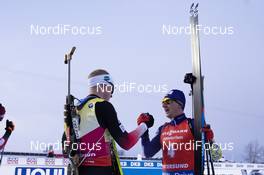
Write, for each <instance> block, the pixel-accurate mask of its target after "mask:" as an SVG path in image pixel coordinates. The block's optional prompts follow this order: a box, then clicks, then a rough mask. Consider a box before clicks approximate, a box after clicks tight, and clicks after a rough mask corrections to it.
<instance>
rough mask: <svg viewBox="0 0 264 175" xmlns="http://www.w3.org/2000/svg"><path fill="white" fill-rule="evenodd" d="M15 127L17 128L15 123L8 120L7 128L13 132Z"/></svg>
mask: <svg viewBox="0 0 264 175" xmlns="http://www.w3.org/2000/svg"><path fill="white" fill-rule="evenodd" d="M14 129H15V125H14V123H13V122H12V121H9V120H6V128H5V130H6V131H11V132H12V131H14Z"/></svg>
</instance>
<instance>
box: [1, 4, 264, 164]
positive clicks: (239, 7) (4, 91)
mask: <svg viewBox="0 0 264 175" xmlns="http://www.w3.org/2000/svg"><path fill="white" fill-rule="evenodd" d="M191 3H192V1H189V0H187V1H172V0H168V1H161V0H158V1H149V0H147V1H138V0H136V1H118V0H111V1H107V2H104V1H87V2H86V1H79V2H74V3H73V2H65V1H56V2H54V1H23V2H21V1H17V2H14V1H12V2H2V4H1V7H0V20H1V33H0V38H1V42H0V48H1V58H0V60H1V64H0V82H1V84H0V92H1V97H0V99H1V103H3V104H4V105H5V106H6V108H7V115H6V119H7V118H9V119H12V120H13V121H14V122H15V123H16V130H15V132H14V133H13V135H12V137H11V138H10V142H9V143H8V145H7V147H6V150H7V151H27V152H29V151H31V150H30V141H37V140H39V141H41V142H56V141H57V140H60V138H61V134H62V132H63V115H62V114H63V104H64V102H65V95H66V93H67V69H66V68H67V67H66V66H65V65H64V64H63V58H64V53H65V52H67V51H69V49H70V48H71V47H72V46H76V47H77V50H76V53H75V55H74V60H73V62H72V69H73V70H72V80H73V81H72V92H73V94H74V95H76V96H77V97H79V98H83V97H85V96H86V95H87V93H88V89H87V76H88V74H89V72H90V71H92V70H94V69H97V68H105V69H107V70H108V71H109V72H110V73H111V74H112V76H113V77H114V79H115V81H116V82H117V83H122V82H133V83H136V84H152V85H160V84H166V87H167V88H168V90H169V89H172V88H178V89H182V90H183V91H184V92H185V94H186V97H187V105H186V109H185V112H186V114H187V115H188V116H191V97H189V96H188V93H189V90H190V89H189V86H188V85H187V84H184V83H183V77H184V74H185V73H187V72H191V70H192V67H191V44H190V36H189V35H186V34H181V35H164V34H163V33H162V26H163V25H171V26H188V25H189V13H188V11H189V7H190V4H191ZM199 3H200V6H199V11H200V13H199V22H200V24H201V25H203V26H209V27H212V26H218V27H222V28H224V27H232V29H233V31H234V34H233V35H205V34H204V33H201V38H200V39H201V56H202V69H203V74H204V75H205V93H204V94H205V105H206V108H205V110H206V119H207V121H208V123H210V124H211V126H212V128H213V129H214V131H215V138H216V140H217V142H221V143H228V142H234V148H235V149H234V150H233V151H228V152H225V155H226V157H227V158H228V159H234V160H242V156H241V155H242V154H243V153H244V147H245V145H246V144H247V143H248V142H249V141H251V140H256V139H257V140H259V142H260V143H261V144H262V145H264V139H263V136H262V135H261V133H262V123H263V120H264V119H263V117H264V116H263V113H264V111H263V105H262V104H263V102H262V98H263V97H264V94H263V89H264V83H263V80H262V78H261V76H262V74H263V73H264V71H263V65H264V61H263V59H262V58H263V55H262V51H263V43H262V42H263V39H264V33H263V29H262V28H263V24H264V21H263V20H262V18H261V17H262V14H261V13H262V7H263V5H264V4H263V2H262V1H260V0H240V1H220V0H218V1H213V2H212V1H209V0H202V1H200V2H199ZM31 25H34V26H37V25H38V26H44V27H48V26H57V25H70V26H77V27H78V26H79V27H80V26H89V27H90V28H92V27H101V31H102V33H101V34H99V35H85V36H82V35H73V34H69V33H68V34H67V35H54V34H47V35H36V34H34V33H33V34H32V33H31V28H30V26H31ZM164 95H165V92H159V93H139V92H135V91H133V92H132V93H121V92H118V91H117V93H115V94H114V97H113V99H112V100H111V102H112V103H113V104H114V106H115V107H116V110H117V112H118V117H119V119H120V121H121V122H122V123H123V125H124V126H125V128H126V129H127V130H128V131H131V130H133V129H134V128H135V127H136V118H137V116H138V114H139V113H141V112H150V113H151V114H153V115H154V117H155V124H154V127H153V128H151V132H150V133H151V136H154V134H155V131H156V130H157V128H158V127H159V126H160V125H162V124H163V123H164V122H166V121H168V120H167V119H166V117H165V115H164V112H163V110H162V108H161V99H162V97H163V96H164ZM0 126H1V128H4V122H3V123H1V125H0ZM2 132H4V131H3V130H2ZM141 152H142V151H141V146H140V144H137V145H136V146H135V147H134V148H132V149H131V150H130V151H128V152H126V155H131V156H132V155H137V154H138V153H141Z"/></svg>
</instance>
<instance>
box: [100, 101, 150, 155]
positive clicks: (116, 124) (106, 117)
mask: <svg viewBox="0 0 264 175" xmlns="http://www.w3.org/2000/svg"><path fill="white" fill-rule="evenodd" d="M95 113H96V117H97V120H98V123H99V124H100V126H101V127H103V128H107V129H108V130H109V132H110V134H111V136H112V137H113V138H114V140H115V141H116V142H117V143H118V145H119V146H120V147H121V148H123V149H125V150H129V149H130V148H132V147H133V146H134V145H135V144H136V143H137V141H138V140H139V138H140V137H141V136H142V135H143V134H144V133H145V132H146V131H147V126H146V124H145V123H142V124H140V125H139V126H138V127H137V128H136V129H135V130H133V131H132V132H130V133H128V132H127V131H126V130H125V128H124V126H123V125H122V124H121V122H120V121H119V120H118V118H117V113H116V111H115V109H114V107H113V105H112V104H111V103H109V102H107V101H103V102H97V103H96V104H95Z"/></svg>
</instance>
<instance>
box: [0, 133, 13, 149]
mask: <svg viewBox="0 0 264 175" xmlns="http://www.w3.org/2000/svg"><path fill="white" fill-rule="evenodd" d="M10 135H11V132H10V131H6V132H5V134H4V136H3V137H2V138H1V139H0V150H1V149H3V148H4V147H5V145H6V142H7V140H8V138H9V136H10Z"/></svg>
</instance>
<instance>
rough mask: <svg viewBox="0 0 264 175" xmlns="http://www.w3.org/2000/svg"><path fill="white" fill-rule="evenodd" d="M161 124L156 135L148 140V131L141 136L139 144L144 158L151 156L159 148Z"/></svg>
mask: <svg viewBox="0 0 264 175" xmlns="http://www.w3.org/2000/svg"><path fill="white" fill-rule="evenodd" d="M161 129H162V126H161V127H159V129H158V131H157V133H156V136H155V137H154V138H153V139H152V140H151V141H150V139H149V134H148V131H147V132H145V134H144V135H143V136H142V137H141V144H142V146H143V152H144V155H145V157H146V158H149V157H153V156H154V155H155V154H156V153H157V152H159V150H160V149H161V144H160V134H161Z"/></svg>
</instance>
